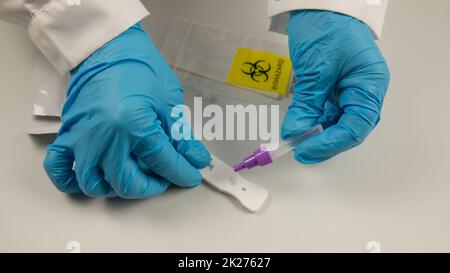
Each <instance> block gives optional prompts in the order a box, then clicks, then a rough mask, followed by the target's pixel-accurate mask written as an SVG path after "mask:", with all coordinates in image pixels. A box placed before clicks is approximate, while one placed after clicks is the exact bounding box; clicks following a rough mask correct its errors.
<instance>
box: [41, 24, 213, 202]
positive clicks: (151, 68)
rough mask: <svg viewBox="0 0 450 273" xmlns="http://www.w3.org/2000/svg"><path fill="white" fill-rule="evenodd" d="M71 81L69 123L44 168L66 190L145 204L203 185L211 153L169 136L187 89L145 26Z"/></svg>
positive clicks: (112, 44)
mask: <svg viewBox="0 0 450 273" xmlns="http://www.w3.org/2000/svg"><path fill="white" fill-rule="evenodd" d="M71 76H72V77H71V82H70V86H69V90H68V100H67V102H66V104H65V105H64V109H63V113H62V122H63V124H62V127H61V129H60V131H59V133H58V136H57V139H56V141H55V142H54V144H52V145H50V146H49V148H48V152H47V157H46V159H45V162H44V167H45V170H46V171H47V174H48V175H49V177H50V179H51V180H52V182H53V183H54V184H55V185H56V187H57V188H58V189H59V190H61V191H62V192H66V193H71V194H78V193H84V194H86V195H88V196H91V197H116V196H119V197H122V198H127V199H138V198H146V197H150V196H154V195H157V194H160V193H162V192H164V191H165V190H166V189H167V188H168V186H169V185H170V184H172V183H173V184H176V185H178V186H181V187H192V186H196V185H198V184H199V183H200V181H201V175H200V172H199V171H198V169H200V168H204V167H206V166H207V165H208V164H209V163H210V161H211V157H210V154H209V153H208V151H207V150H206V148H205V147H204V146H203V144H202V143H200V142H198V141H195V140H190V141H183V140H182V141H174V140H173V139H172V138H171V137H170V135H168V134H167V132H169V133H170V131H171V126H172V124H173V123H174V122H175V121H176V119H174V118H172V117H171V116H170V113H171V111H172V107H173V106H175V105H179V104H183V90H182V88H181V87H180V85H179V82H178V81H177V79H176V78H175V75H174V74H173V72H172V70H171V68H170V66H169V65H168V64H167V63H166V61H165V60H164V58H163V57H162V56H161V55H160V53H159V52H158V50H157V48H156V47H155V46H154V44H153V43H152V41H151V40H150V38H149V37H148V35H147V34H146V33H145V32H144V30H142V29H141V27H140V25H139V24H138V25H136V26H134V27H132V28H130V29H129V30H127V31H125V32H124V33H122V34H121V35H120V36H118V37H117V38H115V39H113V40H112V41H110V42H109V43H107V44H106V45H105V46H103V47H102V48H100V49H99V50H97V51H96V52H95V53H94V54H93V55H91V56H90V57H89V58H88V59H86V60H85V61H84V62H83V63H81V64H80V65H79V66H78V67H77V68H76V69H74V70H73V71H72V73H71ZM73 162H76V164H75V167H74V170H72V168H73Z"/></svg>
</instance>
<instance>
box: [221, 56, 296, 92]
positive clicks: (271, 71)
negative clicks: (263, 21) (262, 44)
mask: <svg viewBox="0 0 450 273" xmlns="http://www.w3.org/2000/svg"><path fill="white" fill-rule="evenodd" d="M291 73H292V64H291V61H290V59H289V58H288V57H285V56H280V55H276V54H272V53H269V52H264V51H258V50H253V49H248V48H238V49H237V50H236V56H235V57H234V60H233V63H232V65H231V68H230V71H229V73H228V80H227V81H228V83H230V84H233V85H237V86H242V87H247V88H252V89H257V90H262V91H266V92H271V93H274V94H279V95H286V93H287V91H288V88H289V81H290V78H291Z"/></svg>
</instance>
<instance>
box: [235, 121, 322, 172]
mask: <svg viewBox="0 0 450 273" xmlns="http://www.w3.org/2000/svg"><path fill="white" fill-rule="evenodd" d="M322 132H323V127H322V125H320V124H319V125H316V126H314V127H313V128H311V129H310V130H308V131H306V132H305V133H303V134H301V135H299V136H295V137H291V138H288V139H286V140H285V141H283V142H282V143H281V144H280V145H279V146H278V148H277V149H276V150H273V151H267V150H263V149H257V150H256V151H254V152H253V153H252V154H251V155H249V156H247V157H246V158H245V159H244V160H243V161H242V162H241V163H239V164H237V165H235V166H234V167H233V169H234V171H235V172H240V171H242V170H245V169H247V170H248V169H252V168H254V167H257V166H260V167H262V166H266V165H269V164H271V163H272V162H273V161H274V160H276V159H278V158H280V157H282V156H284V155H285V154H287V153H289V152H291V151H293V150H294V149H295V147H296V146H297V145H298V144H300V143H301V142H303V141H305V140H306V139H308V138H310V137H313V136H316V135H319V134H321V133H322Z"/></svg>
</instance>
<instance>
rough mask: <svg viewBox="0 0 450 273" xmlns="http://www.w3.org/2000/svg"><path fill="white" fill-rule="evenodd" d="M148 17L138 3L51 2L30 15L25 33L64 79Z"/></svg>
mask: <svg viewBox="0 0 450 273" xmlns="http://www.w3.org/2000/svg"><path fill="white" fill-rule="evenodd" d="M148 14H149V13H148V11H147V10H146V9H145V7H144V6H143V5H142V3H141V2H140V1H139V0H115V1H105V0H53V1H51V2H49V3H48V4H47V5H45V6H44V7H43V8H41V9H40V10H38V11H37V12H36V13H35V14H33V17H32V19H31V21H30V23H29V25H28V32H29V34H30V37H31V39H32V40H33V42H34V43H35V44H36V46H37V47H38V48H39V49H40V50H41V51H42V53H43V54H44V55H45V56H46V57H47V58H48V60H49V61H50V62H51V63H52V65H53V66H54V67H55V68H56V70H57V71H58V72H59V73H60V74H62V75H64V74H67V73H68V72H69V71H70V70H72V69H73V68H75V67H76V66H78V64H80V63H81V62H82V61H83V60H85V59H86V58H87V57H88V56H89V55H91V54H92V53H93V52H95V51H96V50H97V49H98V48H100V47H102V46H103V45H104V44H106V43H107V42H109V41H111V40H112V39H113V38H115V37H117V36H118V35H119V34H120V33H122V32H123V31H125V30H126V29H128V28H129V27H131V26H132V25H134V24H136V23H137V22H139V21H140V20H142V19H143V18H144V17H146V16H147V15H148Z"/></svg>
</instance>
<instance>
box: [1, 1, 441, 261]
mask: <svg viewBox="0 0 450 273" xmlns="http://www.w3.org/2000/svg"><path fill="white" fill-rule="evenodd" d="M144 2H145V1H144ZM150 2H151V3H150V5H148V6H149V8H150V11H151V13H152V15H151V16H150V17H149V18H148V19H146V20H145V23H144V26H145V28H146V29H147V30H148V31H149V33H150V35H151V36H152V37H153V39H154V40H155V42H156V43H157V44H158V45H161V44H162V41H163V38H164V33H165V31H166V30H167V28H168V24H169V23H170V21H171V19H172V17H173V16H174V15H178V16H181V17H185V18H188V19H192V20H195V21H197V22H200V23H203V24H212V25H215V26H218V27H221V28H224V29H228V30H232V31H236V32H242V33H248V34H252V35H255V36H259V37H264V38H266V39H274V40H277V41H285V40H286V38H285V37H282V36H279V35H277V34H273V33H268V32H266V31H265V29H266V26H267V20H266V17H265V14H266V11H265V1H262V0H246V1H242V0H189V1H186V0H154V1H150ZM449 10H450V2H449V1H447V0H433V1H425V0H395V1H391V3H390V6H389V9H388V14H387V19H386V23H385V28H384V35H383V37H382V40H381V41H380V46H381V48H382V51H383V53H384V54H385V57H386V59H387V60H388V62H389V65H390V68H391V73H392V82H391V86H390V90H389V94H388V96H387V98H386V102H385V106H384V111H383V119H382V122H381V124H380V126H379V127H378V128H377V129H376V131H375V132H374V133H373V134H372V135H371V136H370V137H369V138H368V139H367V141H366V142H365V143H364V144H363V145H362V146H360V147H359V148H357V149H355V150H352V151H350V152H347V153H345V154H343V155H341V156H338V157H336V158H335V159H333V160H330V161H328V162H326V163H323V164H320V165H316V166H302V165H300V164H297V163H296V162H295V161H294V160H293V159H291V158H285V159H283V160H281V161H280V162H278V163H277V164H276V165H274V166H272V167H270V168H266V169H259V170H255V171H250V172H247V173H245V174H244V176H245V177H246V178H247V179H249V180H251V181H253V182H257V183H259V184H261V185H263V186H264V187H265V188H266V189H268V190H269V192H270V194H271V199H270V200H269V202H268V204H267V206H266V207H265V208H264V209H263V210H262V211H261V212H260V213H258V214H255V215H253V214H249V213H247V212H245V211H244V210H242V209H241V208H239V207H238V206H237V205H236V204H235V203H234V202H233V201H232V200H231V199H229V198H227V197H225V196H222V195H220V194H218V193H216V192H215V191H213V190H212V189H210V188H209V187H207V186H205V185H202V186H200V187H198V188H196V189H192V190H179V189H172V190H170V191H169V192H168V193H166V194H164V195H162V196H159V197H156V198H153V199H150V200H145V201H123V200H101V199H88V198H81V197H68V196H65V195H64V194H61V193H59V192H58V191H57V190H56V189H55V188H54V187H53V185H52V184H51V183H50V181H49V180H48V178H47V176H46V175H45V173H44V171H43V169H42V159H43V157H44V154H45V147H46V145H48V143H50V142H51V140H52V137H40V138H32V137H30V136H28V135H26V134H24V133H23V132H24V123H25V120H27V118H26V115H27V114H28V113H29V107H30V105H28V103H27V102H28V100H27V96H29V79H30V73H31V63H32V54H33V50H34V49H33V48H32V46H31V45H30V43H29V41H28V38H27V37H26V33H25V31H23V30H20V29H19V28H17V27H15V26H10V25H7V24H4V23H0V33H1V43H0V60H1V62H0V75H1V76H0V77H1V80H0V126H1V129H0V130H1V134H0V251H25V250H29V251H62V252H65V251H67V250H66V244H67V243H68V242H69V241H78V242H80V244H81V248H82V251H101V250H107V251H339V252H341V251H357V252H367V250H366V245H367V243H368V242H369V241H378V242H379V243H380V244H381V248H382V250H383V251H386V252H387V251H450V232H449V231H450V142H449V140H450V126H449V124H450V123H449V118H450V107H449V105H448V102H449V101H450V90H449V86H450V73H449V67H450V54H449V52H448V50H449V48H450V35H448V33H449V32H448V28H449V26H450V17H449V16H448V14H449ZM209 147H210V148H211V150H212V151H213V152H214V153H215V154H217V155H219V156H221V157H222V158H223V159H224V160H225V161H227V162H229V163H233V162H234V161H236V160H239V159H241V157H242V156H243V155H245V154H246V153H248V152H249V151H250V150H251V148H253V147H246V146H245V144H237V145H230V144H229V143H223V144H221V145H216V144H214V145H209Z"/></svg>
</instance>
